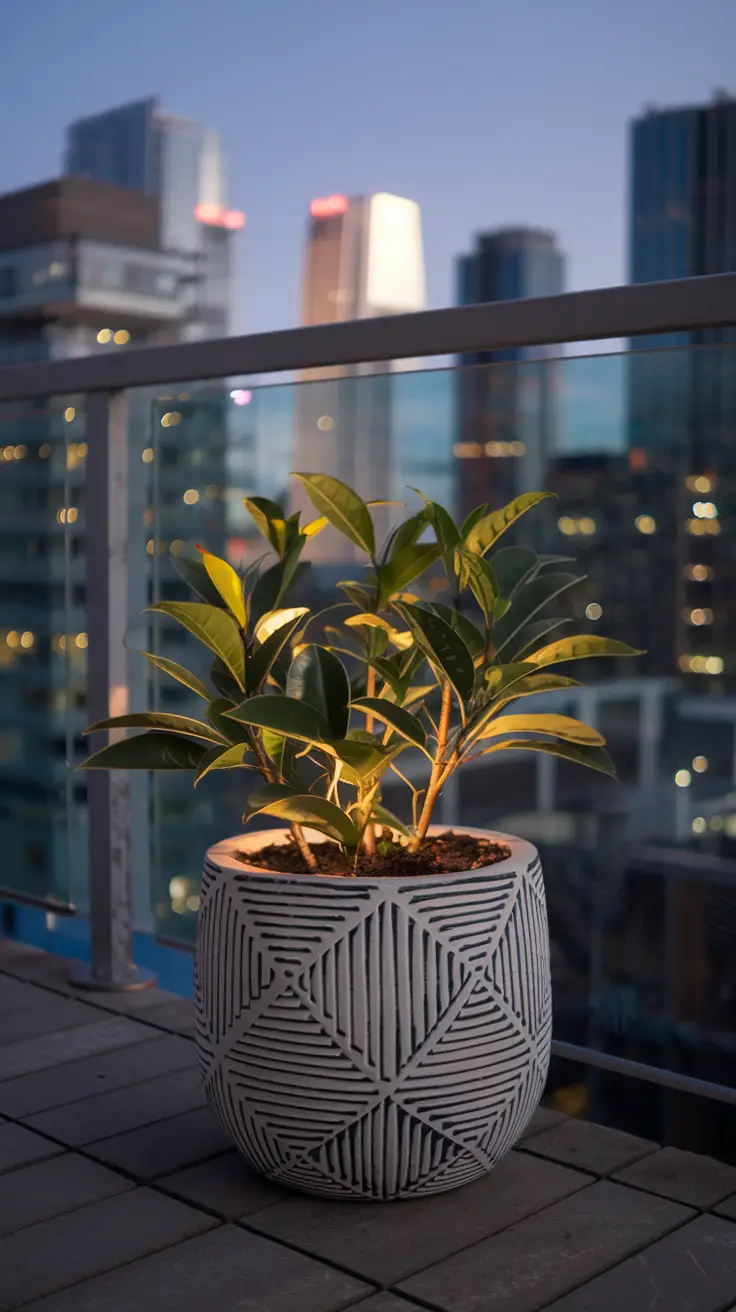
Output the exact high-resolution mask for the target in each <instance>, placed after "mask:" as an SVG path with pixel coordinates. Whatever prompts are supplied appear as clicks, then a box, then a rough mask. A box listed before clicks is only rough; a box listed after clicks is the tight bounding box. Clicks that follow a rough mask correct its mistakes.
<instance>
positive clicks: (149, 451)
mask: <svg viewBox="0 0 736 1312" xmlns="http://www.w3.org/2000/svg"><path fill="white" fill-rule="evenodd" d="M141 460H142V461H143V463H144V465H150V463H151V461H152V460H153V447H152V446H147V447H146V449H145V451H141Z"/></svg>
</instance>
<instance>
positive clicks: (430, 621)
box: [394, 601, 475, 707]
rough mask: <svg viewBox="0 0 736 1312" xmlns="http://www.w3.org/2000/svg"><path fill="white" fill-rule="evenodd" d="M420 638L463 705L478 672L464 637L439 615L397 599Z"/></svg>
mask: <svg viewBox="0 0 736 1312" xmlns="http://www.w3.org/2000/svg"><path fill="white" fill-rule="evenodd" d="M394 606H395V608H396V610H398V612H399V614H400V615H402V616H403V617H404V619H405V620H406V623H407V624H408V626H409V628H410V629H411V631H412V633H413V634H414V637H415V639H416V643H417V646H418V647H419V649H420V651H422V652H423V653H424V655H425V656H426V657H427V660H428V661H429V662H430V664H431V665H432V666H433V667H434V669H435V673H436V672H437V670H438V669H439V670H440V671H441V672H442V674H444V676H445V678H446V679H448V680H449V682H450V684H451V685H452V687H453V688H454V690H455V693H456V695H457V698H458V701H459V702H460V706H461V707H464V706H465V703H466V701H467V700H468V699H469V698H470V697H471V696H472V693H473V683H474V679H475V672H474V668H473V658H472V656H471V654H470V652H469V651H468V648H467V647H466V646H465V643H464V642H463V640H462V638H461V637H460V635H459V634H457V633H456V632H455V630H454V629H452V628H450V625H449V624H447V623H446V622H445V620H443V619H442V618H441V617H440V616H439V615H435V614H434V613H433V612H432V611H429V610H423V609H422V608H421V607H420V606H410V605H408V603H407V602H400V601H399V602H394Z"/></svg>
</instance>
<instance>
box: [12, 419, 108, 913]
mask: <svg viewBox="0 0 736 1312" xmlns="http://www.w3.org/2000/svg"><path fill="white" fill-rule="evenodd" d="M86 455H87V447H86V443H85V431H84V412H83V409H82V406H81V405H80V404H78V403H76V402H75V403H74V404H71V399H70V398H67V399H66V400H65V401H62V402H61V403H59V404H52V405H50V406H44V405H33V404H30V403H27V404H20V403H19V404H17V405H4V406H2V407H0V667H1V669H2V677H0V849H1V850H2V853H3V865H2V869H3V873H2V877H1V880H0V882H1V884H2V889H3V890H7V891H10V892H11V893H15V894H19V895H22V896H24V897H27V898H29V899H33V900H40V901H43V902H45V903H47V904H48V905H50V906H57V907H58V906H59V905H61V906H65V905H75V904H76V905H79V904H80V903H81V904H84V900H85V896H86V865H87V861H86V813H85V799H86V788H85V782H84V776H83V775H78V774H75V773H74V771H73V768H72V767H73V765H74V762H75V760H79V759H80V757H81V754H82V753H83V750H84V748H83V740H82V738H81V730H82V728H83V727H84V724H85V700H86V695H85V683H86V646H87V633H86V628H87V626H86V618H85V615H86V609H85V578H86V567H85V556H84V514H85V511H84V475H85V463H86Z"/></svg>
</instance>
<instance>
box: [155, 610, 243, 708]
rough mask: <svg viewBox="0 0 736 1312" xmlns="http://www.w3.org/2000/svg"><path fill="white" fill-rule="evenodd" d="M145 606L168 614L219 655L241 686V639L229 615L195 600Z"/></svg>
mask: <svg viewBox="0 0 736 1312" xmlns="http://www.w3.org/2000/svg"><path fill="white" fill-rule="evenodd" d="M146 609H147V610H155V611H159V612H160V613H161V614H162V615H168V617H169V619H172V620H177V621H178V623H179V624H182V625H183V626H184V628H185V629H188V630H189V632H190V633H192V634H194V637H195V638H198V639H199V641H200V642H202V643H204V645H205V647H209V649H210V651H213V652H214V653H215V655H216V656H219V658H220V660H221V661H222V663H223V665H225V666H227V668H228V670H229V671H230V673H231V674H232V676H233V678H234V679H236V681H237V683H238V684H239V686H240V688H241V689H244V688H245V654H244V652H243V642H242V639H241V637H240V632H239V630H238V626H237V624H236V623H235V620H234V619H233V617H232V615H228V614H227V613H226V612H225V611H224V610H218V609H217V607H216V606H204V605H202V603H201V602H198V601H156V602H154V604H153V605H152V606H147V607H146Z"/></svg>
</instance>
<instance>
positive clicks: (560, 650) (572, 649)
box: [526, 633, 645, 667]
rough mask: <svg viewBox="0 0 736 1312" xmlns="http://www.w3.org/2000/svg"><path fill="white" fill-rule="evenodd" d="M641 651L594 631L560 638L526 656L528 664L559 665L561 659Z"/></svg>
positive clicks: (581, 658)
mask: <svg viewBox="0 0 736 1312" xmlns="http://www.w3.org/2000/svg"><path fill="white" fill-rule="evenodd" d="M644 654H645V653H644V652H643V651H637V650H636V649H635V648H634V647H629V645H628V643H626V642H618V641H617V640H616V639H615V638H603V637H599V636H598V635H597V634H595V633H590V634H583V635H582V636H581V637H579V638H560V640H559V641H558V642H551V643H549V644H548V646H546V647H542V648H540V650H539V651H535V652H532V653H531V654H530V655H529V656H527V657H526V661H527V663H528V664H530V665H536V666H538V667H541V666H542V665H560V664H561V663H562V662H563V661H583V660H590V658H591V657H592V656H643V655H644Z"/></svg>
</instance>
